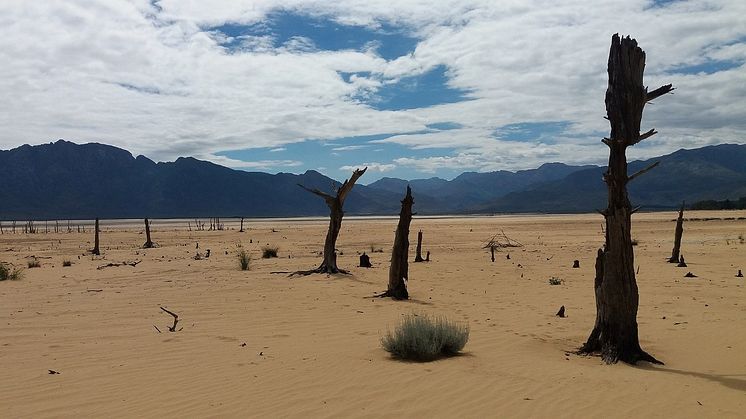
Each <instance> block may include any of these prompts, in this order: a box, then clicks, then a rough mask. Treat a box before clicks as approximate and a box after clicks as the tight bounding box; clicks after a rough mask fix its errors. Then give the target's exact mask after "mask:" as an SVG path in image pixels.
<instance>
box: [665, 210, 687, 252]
mask: <svg viewBox="0 0 746 419" xmlns="http://www.w3.org/2000/svg"><path fill="white" fill-rule="evenodd" d="M683 233H684V202H682V203H681V209H680V210H679V218H678V219H676V231H675V232H674V239H673V250H672V251H671V257H670V258H668V263H678V262H679V252H680V249H681V235H682V234H683Z"/></svg>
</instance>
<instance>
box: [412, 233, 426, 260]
mask: <svg viewBox="0 0 746 419" xmlns="http://www.w3.org/2000/svg"><path fill="white" fill-rule="evenodd" d="M414 261H415V262H424V261H425V259H423V258H422V230H420V231H418V232H417V254H416V255H415V257H414Z"/></svg>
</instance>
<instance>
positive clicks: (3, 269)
mask: <svg viewBox="0 0 746 419" xmlns="http://www.w3.org/2000/svg"><path fill="white" fill-rule="evenodd" d="M22 277H23V274H22V271H21V270H20V269H15V268H11V267H10V266H9V265H7V264H5V263H2V262H0V281H18V280H20V279H21V278H22Z"/></svg>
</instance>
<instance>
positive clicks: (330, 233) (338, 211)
mask: <svg viewBox="0 0 746 419" xmlns="http://www.w3.org/2000/svg"><path fill="white" fill-rule="evenodd" d="M366 170H368V168H367V167H366V168H364V169H363V170H360V169H355V171H354V172H352V176H350V178H349V179H348V180H345V181H344V183H343V184H342V186H340V187H339V189H337V193H336V194H335V195H334V196H332V195H329V194H327V193H324V192H321V191H320V190H318V189H310V188H306V187H305V186H303V185H300V184H298V186H300V187H301V188H303V189H305V190H307V191H308V192H311V193H312V194H315V195H318V196H320V197H322V198H324V201H325V202H326V205H327V206H328V207H329V230H327V232H326V241H325V242H324V260H323V261H322V262H321V265H319V267H318V268H316V269H311V270H308V271H297V272H293V273H291V274H290V276H293V275H310V274H314V273H326V274H338V273H342V274H347V273H349V272H347V271H345V270H343V269H339V268H338V267H337V253H336V246H337V237H339V231H340V230H341V229H342V217H344V211H343V210H342V207H343V205H344V202H345V199H346V198H347V194H349V193H350V191H351V190H352V187H353V186H355V182H357V180H358V179H360V176H362V175H363V174H364V173H365V171H366Z"/></svg>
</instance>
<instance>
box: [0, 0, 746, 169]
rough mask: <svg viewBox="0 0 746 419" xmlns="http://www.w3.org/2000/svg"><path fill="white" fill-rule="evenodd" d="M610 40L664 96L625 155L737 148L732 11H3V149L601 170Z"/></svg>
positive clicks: (617, 7) (596, 5) (353, 0)
mask: <svg viewBox="0 0 746 419" xmlns="http://www.w3.org/2000/svg"><path fill="white" fill-rule="evenodd" d="M614 33H619V34H621V35H631V36H632V37H633V38H635V39H637V41H638V43H639V45H640V46H641V47H642V48H643V49H644V50H645V51H646V53H647V64H646V71H645V84H646V85H647V86H649V87H650V89H651V90H652V89H655V88H657V87H659V86H660V85H663V84H667V83H673V85H674V87H675V88H676V90H675V91H674V94H673V95H666V96H664V97H662V98H659V99H657V100H656V101H655V103H654V104H652V105H648V106H647V107H646V109H645V114H644V117H643V124H642V129H643V130H644V131H647V130H648V129H650V128H655V129H656V130H657V131H659V134H658V135H656V136H654V137H652V138H649V139H647V140H645V141H643V142H642V143H640V144H638V145H636V146H634V147H633V148H631V149H630V150H629V153H628V154H629V156H630V158H647V157H653V156H657V155H661V154H667V153H670V152H673V151H675V150H678V149H680V148H695V147H701V146H705V145H711V144H720V143H739V144H744V143H746V65H745V63H746V1H743V0H722V1H652V0H629V1H618V0H614V1H607V0H588V1H584V0H567V1H565V0H541V1H526V0H500V1H496V0H486V1H481V0H475V1H467V0H462V1H456V0H438V1H432V0H397V1H396V2H391V1H388V0H387V1H375V0H339V1H328V0H316V1H313V0H309V1H301V0H285V1H274V0H254V1H248V0H224V1H222V0H210V1H206V0H203V1H199V0H159V1H156V0H151V1H148V0H131V1H125V0H99V1H85V0H48V1H28V0H3V1H2V4H1V5H0V63H2V64H0V97H2V98H3V100H0V149H10V148H13V147H17V146H19V145H22V144H43V143H48V142H52V141H55V140H57V139H66V140H69V141H73V142H77V143H86V142H101V143H106V144H111V145H114V146H117V147H121V148H124V149H126V150H128V151H130V152H132V153H133V155H139V154H143V155H145V156H147V157H149V158H151V159H153V160H156V161H173V160H175V159H176V158H178V157H180V156H193V157H196V158H199V159H204V160H208V161H212V162H215V163H217V164H221V165H225V166H228V167H232V168H236V169H242V170H249V171H264V172H270V173H277V172H291V173H302V172H305V171H306V170H317V171H319V172H321V173H324V174H326V175H328V176H330V177H333V178H335V179H338V180H343V179H345V178H346V177H349V174H350V173H351V171H352V170H353V169H354V168H356V167H364V166H367V167H368V172H367V173H366V176H365V177H366V178H367V179H361V183H370V182H372V181H374V180H376V179H379V178H381V177H384V176H388V177H399V178H404V179H414V178H429V177H433V176H438V177H442V178H446V179H450V178H453V177H455V176H457V175H458V174H460V173H461V172H464V171H477V172H485V171H494V170H511V171H514V170H521V169H530V168H535V167H538V166H539V165H541V164H542V163H547V162H564V163H568V164H587V163H591V164H604V162H605V161H606V159H607V158H608V154H607V153H608V149H607V148H606V146H604V145H603V144H602V143H601V142H600V140H601V138H602V137H604V136H606V135H608V132H609V126H608V121H606V120H605V119H604V118H603V117H604V115H605V109H604V94H605V90H606V84H607V73H606V64H607V58H608V51H609V45H610V41H611V36H612V35H613V34H614Z"/></svg>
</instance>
